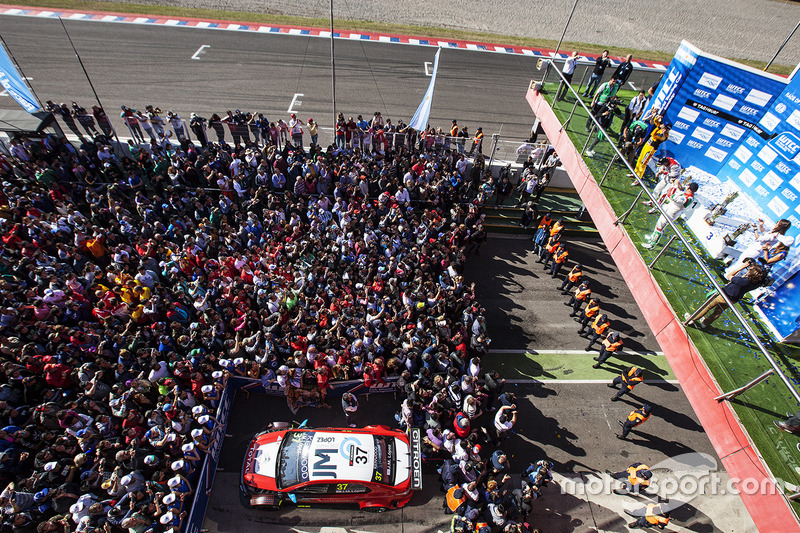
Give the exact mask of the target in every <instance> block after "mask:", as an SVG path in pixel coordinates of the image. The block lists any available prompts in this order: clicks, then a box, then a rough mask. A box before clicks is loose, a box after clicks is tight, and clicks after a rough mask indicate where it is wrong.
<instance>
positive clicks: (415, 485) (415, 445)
mask: <svg viewBox="0 0 800 533" xmlns="http://www.w3.org/2000/svg"><path fill="white" fill-rule="evenodd" d="M408 437H409V439H408V440H409V444H410V445H411V457H410V460H411V465H410V466H411V489H412V490H421V489H422V431H420V429H419V428H411V429H410V431H409V436H408Z"/></svg>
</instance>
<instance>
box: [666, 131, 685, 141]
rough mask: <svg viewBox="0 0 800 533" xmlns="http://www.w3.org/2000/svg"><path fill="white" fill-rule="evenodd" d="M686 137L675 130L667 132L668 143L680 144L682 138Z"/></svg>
mask: <svg viewBox="0 0 800 533" xmlns="http://www.w3.org/2000/svg"><path fill="white" fill-rule="evenodd" d="M684 137H686V135H684V134H683V133H680V132H678V131H675V130H669V141H670V142H673V143H675V144H681V143H682V142H683V138H684Z"/></svg>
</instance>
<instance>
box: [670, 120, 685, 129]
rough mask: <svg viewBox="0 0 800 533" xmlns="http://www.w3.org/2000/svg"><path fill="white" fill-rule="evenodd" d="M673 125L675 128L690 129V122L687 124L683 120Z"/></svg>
mask: <svg viewBox="0 0 800 533" xmlns="http://www.w3.org/2000/svg"><path fill="white" fill-rule="evenodd" d="M672 127H673V129H679V130H688V129H689V124H687V123H685V122H681V121H680V120H679V121H677V122H676V123H675V124H673V125H672Z"/></svg>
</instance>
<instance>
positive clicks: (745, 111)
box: [739, 105, 759, 117]
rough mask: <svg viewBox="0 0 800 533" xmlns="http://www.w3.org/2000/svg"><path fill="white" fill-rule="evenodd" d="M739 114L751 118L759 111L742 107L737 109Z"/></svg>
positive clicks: (745, 106)
mask: <svg viewBox="0 0 800 533" xmlns="http://www.w3.org/2000/svg"><path fill="white" fill-rule="evenodd" d="M739 113H741V114H742V115H749V116H751V117H754V116H756V115H758V113H759V111H758V109H755V108H754V107H750V106H747V105H743V106H742V107H740V108H739Z"/></svg>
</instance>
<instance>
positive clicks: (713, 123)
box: [703, 118, 722, 129]
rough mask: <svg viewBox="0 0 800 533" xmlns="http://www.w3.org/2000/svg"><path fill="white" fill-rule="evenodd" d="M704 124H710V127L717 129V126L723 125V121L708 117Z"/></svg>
mask: <svg viewBox="0 0 800 533" xmlns="http://www.w3.org/2000/svg"><path fill="white" fill-rule="evenodd" d="M703 125H704V126H708V127H709V128H714V129H716V128H719V127H720V126H721V125H722V123H721V122H720V121H718V120H713V119H710V118H707V119H705V120H704V121H703Z"/></svg>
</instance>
